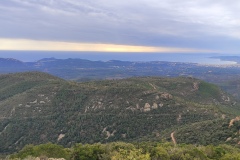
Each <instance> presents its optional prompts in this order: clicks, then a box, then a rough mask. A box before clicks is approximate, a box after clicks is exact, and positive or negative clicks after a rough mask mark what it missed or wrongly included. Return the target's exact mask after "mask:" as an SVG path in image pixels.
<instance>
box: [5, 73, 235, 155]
mask: <svg viewBox="0 0 240 160" xmlns="http://www.w3.org/2000/svg"><path fill="white" fill-rule="evenodd" d="M21 78H22V79H21ZM2 79H3V80H2ZM8 82H9V83H8ZM13 82H14V83H15V84H14V83H13ZM13 84H14V85H13ZM3 86H4V87H5V88H8V89H7V91H8V92H6V90H4V89H3V90H0V92H1V95H4V93H5V94H6V93H9V94H7V95H9V96H5V97H3V98H2V99H0V113H1V115H0V144H4V145H1V147H0V152H13V151H16V150H19V149H21V148H22V147H23V146H24V145H26V144H40V143H47V142H49V141H50V142H52V143H57V144H61V145H64V146H71V145H73V144H75V143H79V142H81V143H94V142H101V143H105V142H112V141H119V140H120V141H127V142H128V141H135V140H138V141H139V140H140V141H142V140H157V141H161V140H163V139H165V140H167V141H171V137H170V135H171V133H172V132H175V133H174V136H175V137H176V141H177V142H187V143H193V144H210V143H213V144H219V143H226V142H225V141H226V139H227V138H230V137H231V138H232V140H231V141H229V142H228V143H230V144H237V142H236V141H237V140H238V139H239V137H237V136H236V135H235V136H233V132H236V131H237V128H238V126H239V124H238V122H235V123H234V125H233V126H232V127H231V128H230V129H229V128H228V125H225V124H228V123H229V122H230V120H231V119H233V118H235V117H236V116H237V115H238V113H239V111H240V109H239V106H238V102H237V101H235V100H234V98H233V97H231V96H230V95H228V94H226V93H225V92H223V91H222V90H221V89H220V88H219V87H217V86H215V85H212V84H209V83H207V82H204V81H201V80H198V79H195V78H186V77H177V78H163V77H134V78H128V79H120V80H101V81H90V82H81V83H78V82H74V81H65V80H62V79H59V78H57V77H54V76H51V75H49V74H46V73H41V72H27V73H17V74H7V75H0V87H1V88H4V87H3ZM26 86H27V87H26ZM212 121H214V122H215V123H214V124H215V125H214V126H215V128H217V130H215V133H216V134H219V135H221V138H220V139H219V140H214V137H213V136H208V141H207V142H203V141H198V140H196V141H194V139H191V138H188V137H192V135H194V134H195V132H194V133H191V132H189V130H190V129H192V130H196V129H194V128H195V127H196V125H194V124H195V123H198V126H199V127H202V128H203V127H204V125H205V124H212ZM189 126H192V127H189ZM222 126H224V127H222ZM184 127H185V128H184ZM196 132H197V133H198V130H196ZM90 133H91V134H90ZM209 133H211V129H210V128H209V129H208V130H206V131H205V132H204V134H202V135H204V136H206V134H209ZM185 134H186V135H188V137H187V136H183V135H185ZM180 135H182V136H180ZM179 136H180V137H179ZM214 136H215V135H214ZM234 139H235V140H234Z"/></svg>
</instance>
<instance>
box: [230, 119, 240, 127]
mask: <svg viewBox="0 0 240 160" xmlns="http://www.w3.org/2000/svg"><path fill="white" fill-rule="evenodd" d="M237 121H240V116H238V117H236V118H234V119H232V120H231V121H230V122H229V126H228V127H231V126H233V123H234V122H237Z"/></svg>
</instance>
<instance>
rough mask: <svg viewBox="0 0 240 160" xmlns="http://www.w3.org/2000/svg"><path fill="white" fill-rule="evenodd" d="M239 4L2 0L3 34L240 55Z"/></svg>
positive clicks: (222, 1) (217, 1)
mask: <svg viewBox="0 0 240 160" xmlns="http://www.w3.org/2000/svg"><path fill="white" fill-rule="evenodd" d="M239 8H240V2H237V1H234V2H232V3H230V2H229V1H227V0H211V1H210V0H194V1H192V0H185V1H179V0H161V1H159V0H121V1H110V0H88V1H84V0H2V1H0V24H1V29H0V37H1V38H8V39H9V38H12V39H32V40H47V41H67V42H83V43H104V44H107V43H109V44H119V45H143V46H156V47H162V46H165V47H181V48H199V49H203V50H218V51H221V52H232V53H233V52H235V53H237V52H238V51H239V49H240V47H239V45H238V44H239V42H240V29H239V28H240V19H239V17H240V12H239Z"/></svg>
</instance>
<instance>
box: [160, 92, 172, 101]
mask: <svg viewBox="0 0 240 160" xmlns="http://www.w3.org/2000/svg"><path fill="white" fill-rule="evenodd" d="M160 97H161V98H164V99H167V100H169V99H172V98H173V96H172V95H171V94H169V93H162V94H161V96H160Z"/></svg>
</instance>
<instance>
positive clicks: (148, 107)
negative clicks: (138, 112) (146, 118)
mask: <svg viewBox="0 0 240 160" xmlns="http://www.w3.org/2000/svg"><path fill="white" fill-rule="evenodd" d="M150 110H151V106H150V104H149V103H145V105H144V109H143V111H144V112H148V111H150Z"/></svg>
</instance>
